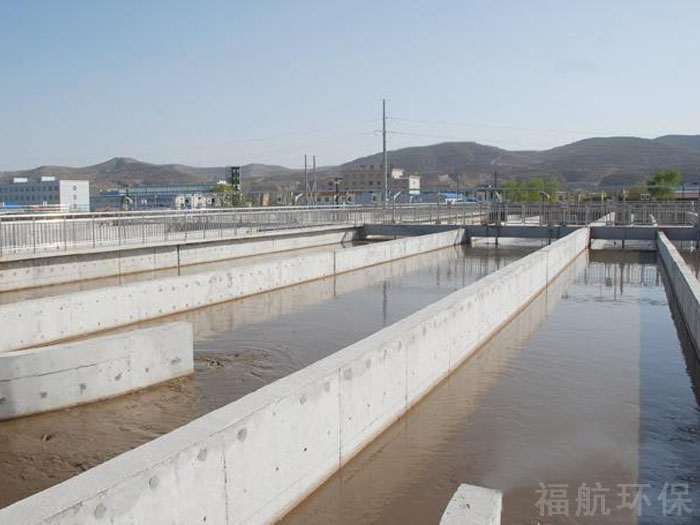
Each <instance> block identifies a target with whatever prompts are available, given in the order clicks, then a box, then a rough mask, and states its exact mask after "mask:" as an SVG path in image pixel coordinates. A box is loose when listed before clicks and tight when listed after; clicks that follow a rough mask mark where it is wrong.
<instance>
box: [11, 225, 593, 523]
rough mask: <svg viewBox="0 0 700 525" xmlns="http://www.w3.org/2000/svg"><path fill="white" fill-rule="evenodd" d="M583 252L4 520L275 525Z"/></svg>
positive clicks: (484, 287)
mask: <svg viewBox="0 0 700 525" xmlns="http://www.w3.org/2000/svg"><path fill="white" fill-rule="evenodd" d="M587 244H588V229H587V228H584V229H581V230H579V231H576V232H574V233H572V234H571V235H569V236H567V237H565V238H563V239H560V240H558V241H556V242H555V243H553V244H552V245H550V246H548V247H546V248H543V249H541V250H539V251H537V252H535V253H533V254H530V255H528V256H526V257H524V258H523V259H521V260H519V261H517V262H514V263H512V264H510V265H508V266H507V267H505V268H503V269H502V270H499V271H498V272H496V273H494V274H491V275H490V276H487V277H485V278H484V279H481V280H480V281H477V282H476V283H474V284H472V285H470V286H468V287H466V288H463V289H462V290H459V291H457V292H454V293H453V294H451V295H449V296H447V297H445V298H444V299H442V300H440V301H438V302H436V303H434V304H432V305H430V306H428V307H427V308H424V309H423V310H420V311H418V312H416V313H415V314H413V315H410V316H409V317H407V318H405V319H403V320H402V321H399V322H398V323H395V324H393V325H391V326H389V327H387V328H385V329H383V330H380V331H379V332H377V333H375V334H373V335H372V336H370V337H367V338H365V339H363V340H361V341H359V342H357V343H355V344H353V345H351V346H349V347H346V348H344V349H343V350H340V351H339V352H336V353H335V354H333V355H330V356H328V357H326V358H324V359H322V360H320V361H318V362H316V363H314V364H312V365H310V366H308V367H306V368H304V369H302V370H300V371H298V372H296V373H294V374H291V375H289V376H287V377H285V378H282V379H280V380H278V381H275V382H274V383H272V384H270V385H267V386H265V387H263V388H261V389H259V390H257V391H256V392H253V393H252V394H249V395H247V396H245V397H244V398H242V399H239V400H238V401H235V402H233V403H230V404H229V405H227V406H224V407H222V408H220V409H218V410H215V411H213V412H211V413H209V414H207V415H205V416H203V417H201V418H199V419H197V420H195V421H193V422H192V423H190V424H188V425H186V426H184V427H182V428H179V429H177V430H175V431H173V432H171V433H169V434H166V435H165V436H162V437H160V438H158V439H156V440H154V441H152V442H150V443H147V444H145V445H143V446H141V447H138V448H136V449H134V450H132V451H129V452H127V453H125V454H122V455H121V456H118V457H117V458H114V459H113V460H110V461H108V462H107V463H105V464H103V465H100V466H98V467H96V468H94V469H91V470H89V471H87V472H85V473H83V474H81V475H79V476H76V477H75V478H72V479H70V480H68V481H66V482H64V483H61V484H59V485H57V486H55V487H53V488H50V489H48V490H46V491H43V492H41V493H39V494H36V495H34V496H32V497H30V498H27V499H25V500H22V501H20V502H17V503H15V504H14V505H11V506H10V507H7V508H5V509H3V510H0V522H2V523H4V522H5V520H6V521H7V522H8V523H19V524H21V523H27V524H34V523H50V524H68V523H113V524H121V523H129V524H134V523H152V522H154V521H158V522H164V523H183V524H185V523H202V522H204V521H206V522H208V523H228V524H232V523H262V522H268V521H271V520H273V519H275V518H277V517H279V516H280V515H281V514H283V513H284V512H286V511H287V510H289V509H290V508H291V507H292V506H293V505H295V504H296V503H297V502H298V501H300V499H302V498H303V497H305V496H306V495H308V494H309V492H310V491H312V490H313V489H314V488H315V487H316V486H318V484H320V483H322V482H323V481H324V480H325V479H326V478H327V477H328V476H329V475H331V474H332V473H333V472H335V471H336V470H337V469H338V468H340V466H341V465H342V464H343V463H344V462H346V461H347V460H349V459H350V458H351V457H352V456H353V455H354V454H355V453H357V452H358V451H359V450H360V449H361V448H362V446H363V445H364V444H366V443H367V442H369V441H370V440H372V439H373V438H374V437H375V436H376V435H377V434H378V433H379V432H381V431H382V430H384V429H385V428H386V427H387V426H388V425H390V424H391V423H392V422H393V421H395V420H396V419H397V418H399V417H400V416H401V415H402V414H403V413H404V412H405V411H406V410H407V409H408V408H409V407H410V406H411V405H412V404H414V403H416V402H417V401H418V400H419V399H420V397H421V396H422V395H424V394H425V393H426V392H427V391H428V390H429V389H430V387H431V386H432V385H434V384H435V383H436V382H437V381H439V380H440V379H441V378H442V377H444V376H446V375H447V374H448V373H449V372H450V371H451V370H452V369H454V368H455V367H456V366H458V364H459V363H461V362H462V361H463V360H464V359H466V358H467V357H468V356H469V355H470V354H471V353H472V352H474V350H475V349H476V348H478V347H479V346H480V345H481V344H483V343H484V342H485V341H486V340H487V339H488V337H490V336H491V335H492V334H493V333H495V331H497V330H498V329H499V327H500V326H502V324H503V323H504V322H505V321H507V320H508V319H509V318H511V317H512V316H514V315H515V314H516V313H517V312H518V311H519V310H520V309H521V308H522V307H523V306H524V305H525V304H526V303H527V302H528V301H529V300H531V299H532V298H534V297H535V296H536V295H537V294H538V293H539V292H540V291H541V290H542V289H543V288H544V287H545V286H546V284H547V280H548V279H550V280H551V279H553V278H554V276H555V274H556V273H559V271H561V270H563V269H564V268H565V266H566V264H568V263H569V262H571V261H570V260H569V261H567V260H566V254H577V253H580V252H581V251H583V250H584V249H585V248H586V246H587ZM560 252H562V253H563V255H562V254H560ZM550 258H551V263H550Z"/></svg>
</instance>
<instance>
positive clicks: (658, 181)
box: [648, 170, 683, 201]
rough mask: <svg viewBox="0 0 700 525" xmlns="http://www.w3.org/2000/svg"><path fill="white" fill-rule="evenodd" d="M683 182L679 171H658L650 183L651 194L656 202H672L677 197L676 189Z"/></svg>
mask: <svg viewBox="0 0 700 525" xmlns="http://www.w3.org/2000/svg"><path fill="white" fill-rule="evenodd" d="M682 180H683V177H682V176H681V172H680V171H678V170H657V171H656V173H655V174H654V178H653V179H651V181H649V183H648V188H649V193H651V194H652V196H653V197H654V198H655V199H656V200H660V201H663V200H672V199H674V198H675V197H676V188H677V187H678V186H680V184H681V181H682Z"/></svg>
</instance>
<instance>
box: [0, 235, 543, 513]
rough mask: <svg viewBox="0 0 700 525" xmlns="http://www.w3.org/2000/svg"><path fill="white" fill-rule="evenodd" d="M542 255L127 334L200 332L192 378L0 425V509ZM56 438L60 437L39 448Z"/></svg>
mask: <svg viewBox="0 0 700 525" xmlns="http://www.w3.org/2000/svg"><path fill="white" fill-rule="evenodd" d="M540 246H541V243H525V244H523V243H514V244H513V245H511V246H508V245H506V244H505V243H502V244H501V245H500V246H499V247H497V248H496V247H493V246H488V245H486V246H474V247H471V248H470V247H466V246H458V247H453V248H448V249H444V250H438V251H435V252H431V253H426V254H423V255H418V256H414V257H409V258H406V259H401V260H397V261H394V262H391V263H387V264H381V265H377V266H373V267H370V268H366V269H363V270H358V271H355V272H350V273H347V274H343V275H339V276H336V277H332V278H327V279H321V280H317V281H313V282H309V283H305V284H301V285H298V286H292V287H289V288H284V289H281V290H276V291H272V292H267V293H263V294H259V295H255V296H251V297H247V298H243V299H239V300H235V301H230V302H226V303H221V304H218V305H213V306H208V307H205V308H201V309H199V310H194V311H191V312H187V313H183V314H177V315H173V316H169V317H167V318H164V319H160V320H157V321H152V322H146V323H139V324H136V325H132V326H130V327H127V328H125V329H123V330H133V329H134V328H140V327H145V326H151V325H156V324H160V323H163V322H168V321H171V320H173V321H174V320H183V321H188V322H191V323H193V326H194V333H195V374H194V377H193V378H183V379H178V380H175V381H170V382H168V383H166V384H163V385H159V386H155V387H153V388H149V389H146V390H143V391H140V392H136V393H133V394H129V395H126V396H122V397H119V398H115V399H111V400H107V401H103V402H99V403H93V404H90V405H84V406H79V407H75V408H71V409H67V410H62V411H59V412H53V413H47V414H42V415H38V416H32V417H28V418H22V419H18V420H14V421H6V422H2V423H0V507H1V506H5V505H8V504H9V503H11V502H13V501H16V500H18V499H21V498H23V497H26V496H28V495H30V494H32V493H35V492H38V491H39V490H42V489H44V488H47V487H49V486H51V485H54V484H56V483H58V482H60V481H62V480H64V479H67V478H69V477H71V476H73V475H75V474H78V473H80V472H82V471H83V470H85V468H86V467H92V466H94V465H97V464H99V463H102V462H104V461H106V460H107V459H109V458H111V457H114V456H115V455H117V454H119V453H122V452H125V451H127V450H129V449H131V448H134V447H136V446H138V445H140V444H142V443H145V442H147V441H150V440H152V439H154V438H156V437H158V436H160V435H162V434H164V433H166V432H169V431H170V430H173V429H175V428H177V427H179V426H181V425H183V424H185V423H187V422H189V421H191V420H192V419H194V418H196V417H198V416H201V415H203V414H205V413H207V412H210V411H211V410H213V409H215V408H218V407H220V406H222V405H225V404H226V403H229V402H231V401H234V400H235V399H238V398H240V397H241V396H244V395H245V394H247V393H249V392H252V391H254V390H256V389H258V388H260V387H261V386H263V385H265V384H268V383H270V382H272V381H274V380H275V379H278V378H280V377H283V376H285V375H288V374H289V373H291V372H293V371H295V370H298V369H300V368H303V367H304V366H307V365H308V364H310V363H313V362H314V361H317V360H318V359H321V358H323V357H325V356H327V355H329V354H331V353H333V352H335V351H337V350H339V349H341V348H343V347H345V346H347V345H349V344H351V343H353V342H355V341H358V340H359V339H362V338H363V337H366V336H368V335H370V334H372V333H373V332H376V331H377V330H379V329H380V328H382V327H384V326H386V325H388V324H391V323H394V322H396V321H397V320H399V319H401V318H403V317H405V316H406V315H408V314H411V313H413V312H415V311H417V310H419V309H420V308H423V307H424V306H427V305H428V304H430V303H433V302H435V301H436V300H438V299H440V298H442V297H444V296H445V295H448V294H449V293H451V292H453V291H455V290H457V289H460V288H462V287H464V286H466V285H468V284H469V283H471V282H473V281H475V280H477V279H480V278H482V277H484V276H486V275H488V274H489V273H491V272H493V271H495V270H497V269H498V268H501V267H503V266H505V265H506V264H508V263H510V262H512V261H515V260H517V259H519V258H520V257H522V256H524V255H526V254H528V253H530V252H532V251H534V250H536V249H537V248H539V247H540ZM112 332H114V333H116V332H119V330H115V331H112ZM146 371H147V372H148V368H146ZM329 388H330V385H329ZM52 432H55V434H56V437H55V439H53V440H52V441H50V442H48V443H45V442H42V441H41V436H42V435H45V434H48V433H52ZM239 438H242V439H245V434H242V435H241V436H239Z"/></svg>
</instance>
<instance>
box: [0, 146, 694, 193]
mask: <svg viewBox="0 0 700 525" xmlns="http://www.w3.org/2000/svg"><path fill="white" fill-rule="evenodd" d="M381 162H382V154H381V153H374V154H371V155H367V156H364V157H358V158H356V159H353V160H351V161H349V162H346V163H343V164H340V165H338V166H325V167H323V168H319V170H318V172H317V174H318V179H319V181H324V180H325V179H327V178H329V177H331V176H334V175H336V174H337V173H338V172H339V171H342V170H344V169H352V168H357V167H359V166H360V165H366V166H367V165H370V164H374V165H379V164H381ZM389 162H390V163H391V164H392V165H394V166H398V167H401V168H404V169H405V170H406V171H408V172H409V173H412V172H417V173H420V174H421V175H423V187H424V188H426V189H434V188H436V187H441V188H442V187H451V188H463V187H465V186H470V185H478V184H484V183H490V182H492V181H493V177H494V172H497V173H498V177H499V178H500V180H504V179H506V178H513V177H515V178H523V177H533V176H541V177H556V178H557V179H559V180H560V182H561V183H562V184H564V185H570V186H574V187H591V188H593V187H615V186H625V185H630V184H633V183H634V182H636V181H638V180H640V179H643V178H648V177H650V176H651V175H652V174H653V172H654V171H655V170H657V169H661V168H676V169H680V170H681V172H683V173H684V176H685V177H686V178H692V179H693V180H697V179H700V135H663V136H660V137H656V138H653V139H645V138H639V137H631V136H630V137H621V136H618V137H591V138H587V139H582V140H579V141H575V142H572V143H570V144H565V145H562V146H557V147H554V148H550V149H546V150H507V149H504V148H499V147H496V146H491V145H487V144H480V143H478V142H441V143H438V144H430V145H425V146H412V147H408V148H401V149H397V150H393V151H390V152H389ZM42 175H44V176H52V175H53V176H56V177H63V178H68V177H70V178H76V179H87V180H90V181H91V184H92V187H93V191H99V190H101V189H105V188H111V187H120V186H134V185H160V184H194V183H203V182H211V183H214V182H216V181H217V180H220V179H227V177H228V173H227V168H226V167H217V166H209V167H199V166H188V165H185V164H178V163H170V164H154V163H149V162H144V161H140V160H137V159H134V158H131V157H113V158H111V159H109V160H107V161H104V162H101V163H98V164H94V165H91V166H83V167H69V166H51V165H46V166H39V167H36V168H32V169H28V170H15V171H5V172H0V180H3V181H7V180H11V178H12V177H18V176H21V177H38V176H42ZM241 183H242V185H243V189H244V191H275V190H299V189H301V186H302V184H303V171H302V170H299V169H293V168H287V167H285V166H279V165H270V164H262V163H251V164H246V165H244V166H242V167H241Z"/></svg>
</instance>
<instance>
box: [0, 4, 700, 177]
mask: <svg viewBox="0 0 700 525" xmlns="http://www.w3.org/2000/svg"><path fill="white" fill-rule="evenodd" d="M699 24H700V2H697V1H695V0H688V1H680V0H677V1H674V0H665V1H652V0H650V1H646V0H631V1H626V0H606V1H603V0H581V1H577V0H568V1H565V0H559V1H554V0H551V1H546V0H528V1H523V0H519V1H506V0H490V1H488V0H483V1H471V0H444V1H443V0H431V1H424V0H411V1H405V0H404V1H399V0H396V1H388V0H387V1H382V0H373V1H365V0H355V1H353V2H347V1H346V2H340V1H335V0H325V1H305V0H296V1H293V2H292V1H272V0H228V1H215V0H202V1H199V2H193V1H177V0H167V1H157V0H149V1H143V0H139V1H130V0H119V1H116V0H114V1H94V0H89V1H77V0H62V1H60V2H57V1H55V0H47V1H40V0H0V170H12V169H24V168H32V167H36V166H39V165H49V164H51V165H53V164H58V165H69V166H84V165H90V164H95V163H98V162H102V161H105V160H107V159H109V158H111V157H115V156H126V157H134V158H138V159H140V160H144V161H148V162H155V163H175V162H177V163H184V164H190V165H196V166H222V165H236V164H247V163H250V162H261V163H266V164H281V165H285V166H289V167H299V166H302V165H303V156H304V154H305V153H306V154H308V155H316V157H317V162H318V164H319V165H331V164H337V163H341V162H345V161H348V160H352V159H354V158H356V157H360V156H364V155H368V154H371V153H375V152H377V151H379V150H380V149H381V134H380V133H378V131H379V130H380V129H381V101H382V99H383V98H385V99H386V100H387V115H388V120H387V127H388V130H389V134H388V146H389V149H398V148H401V147H407V146H416V145H424V144H431V143H437V142H445V141H475V142H480V143H484V144H491V145H494V146H499V147H503V148H508V149H545V148H550V147H554V146H558V145H561V144H565V143H568V142H572V141H575V140H579V139H582V138H586V137H590V136H611V135H634V136H641V137H655V136H659V135H664V134H668V133H679V134H697V133H700V105H699V104H698V100H699V98H700V67H698V57H700V31H698V30H697V28H698V25H699Z"/></svg>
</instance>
